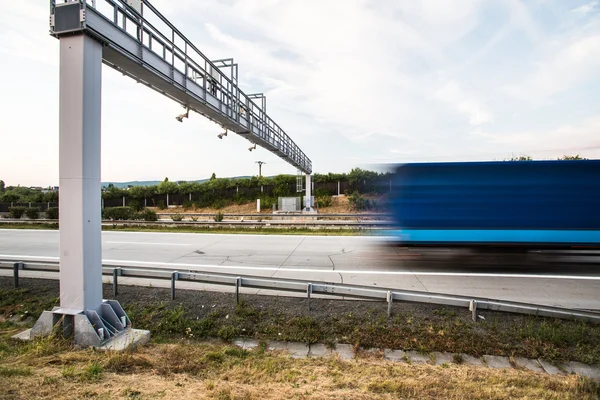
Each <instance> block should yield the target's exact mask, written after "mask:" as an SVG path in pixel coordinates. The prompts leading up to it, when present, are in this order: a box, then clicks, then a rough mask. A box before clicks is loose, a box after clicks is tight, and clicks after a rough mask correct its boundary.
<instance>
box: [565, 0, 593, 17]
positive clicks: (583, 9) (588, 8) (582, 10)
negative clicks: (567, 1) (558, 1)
mask: <svg viewBox="0 0 600 400" xmlns="http://www.w3.org/2000/svg"><path fill="white" fill-rule="evenodd" d="M599 5H600V1H599V0H594V1H591V2H589V3H587V4H584V5H582V6H579V7H577V8H574V9H572V10H571V11H572V12H574V13H576V14H589V13H590V12H592V11H594V9H596V8H598V6H599Z"/></svg>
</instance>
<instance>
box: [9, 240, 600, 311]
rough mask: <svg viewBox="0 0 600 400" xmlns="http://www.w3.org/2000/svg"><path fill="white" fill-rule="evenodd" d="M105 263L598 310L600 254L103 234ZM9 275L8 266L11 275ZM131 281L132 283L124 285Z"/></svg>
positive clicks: (50, 245) (16, 251)
mask: <svg viewBox="0 0 600 400" xmlns="http://www.w3.org/2000/svg"><path fill="white" fill-rule="evenodd" d="M58 243H59V232H58V231H40V230H11V229H7V230H1V229H0V259H2V258H6V257H9V256H10V257H22V258H24V259H29V258H35V257H39V258H40V259H47V258H54V259H57V258H58V256H59V248H58ZM102 249H103V250H102V258H103V260H104V262H111V263H122V264H123V265H124V266H125V265H135V266H146V267H152V266H158V267H169V268H173V269H180V270H199V271H207V272H224V273H230V274H240V275H254V276H269V277H278V278H297V279H305V280H313V279H314V280H315V281H327V282H343V283H350V284H359V285H368V286H380V287H388V288H396V289H406V290H418V291H426V292H433V293H448V294H459V295H464V296H476V297H487V298H493V299H502V300H511V301H520V302H528V303H535V304H543V305H552V306H560V307H569V308H580V309H593V310H600V253H595V252H591V251H587V252H549V251H548V252H534V253H528V254H503V253H502V254H500V253H496V254H494V253H474V252H471V251H468V250H452V249H407V248H401V247H398V246H392V245H391V239H390V238H386V237H359V236H300V235H298V236H283V235H282V236H277V235H242V234H233V235H227V234H193V233H192V234H190V233H150V232H148V233H144V232H103V234H102ZM5 272H7V273H8V272H9V271H5ZM123 283H125V282H123Z"/></svg>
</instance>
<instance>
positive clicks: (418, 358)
mask: <svg viewBox="0 0 600 400" xmlns="http://www.w3.org/2000/svg"><path fill="white" fill-rule="evenodd" d="M406 355H407V356H408V359H409V360H410V362H411V363H412V364H427V363H429V362H431V358H430V357H429V355H427V354H421V353H419V352H416V351H408V352H407V353H406Z"/></svg>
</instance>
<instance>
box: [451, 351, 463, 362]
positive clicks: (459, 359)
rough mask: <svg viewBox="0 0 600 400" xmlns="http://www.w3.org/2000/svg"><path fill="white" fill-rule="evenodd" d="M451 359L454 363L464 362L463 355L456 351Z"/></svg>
mask: <svg viewBox="0 0 600 400" xmlns="http://www.w3.org/2000/svg"><path fill="white" fill-rule="evenodd" d="M452 361H453V362H454V363H455V364H462V363H464V362H465V359H464V357H463V355H462V354H460V353H456V354H454V355H453V356H452Z"/></svg>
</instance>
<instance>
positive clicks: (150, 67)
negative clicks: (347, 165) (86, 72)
mask: <svg viewBox="0 0 600 400" xmlns="http://www.w3.org/2000/svg"><path fill="white" fill-rule="evenodd" d="M75 13H77V15H78V16H79V18H78V22H79V23H77V24H75V23H73V22H72V21H74V18H73V15H74V14H75ZM50 28H51V34H52V35H54V36H56V37H60V36H64V35H69V34H73V33H80V32H82V31H84V32H85V33H86V34H88V35H90V36H93V37H95V38H96V39H97V40H99V41H101V42H102V43H103V45H104V49H103V55H102V58H103V62H104V63H105V64H106V65H109V66H110V67H112V68H114V69H116V70H118V71H120V72H122V73H123V74H124V75H127V76H129V77H131V78H133V79H134V80H136V81H137V82H139V83H142V84H144V85H146V86H148V87H150V88H152V89H154V90H156V91H158V92H160V93H161V94H163V95H165V96H167V97H169V98H171V99H173V100H175V101H176V102H178V103H180V104H181V105H182V106H184V107H185V108H186V109H189V110H193V111H195V112H197V113H199V114H201V115H203V116H205V117H206V118H208V119H210V120H211V121H214V122H216V123H217V124H220V125H221V126H223V128H225V129H227V130H229V131H232V132H235V133H237V134H238V135H241V136H243V137H245V138H246V139H247V140H249V141H250V142H251V143H255V144H257V145H259V146H261V147H263V148H265V149H267V150H269V151H271V152H273V153H274V154H276V155H277V156H279V157H281V158H282V159H284V160H285V161H287V162H288V163H289V164H291V165H293V166H294V167H296V168H298V169H300V170H301V171H302V172H304V173H306V174H310V173H311V172H312V163H311V161H310V159H309V158H308V157H307V156H306V155H305V154H304V153H303V152H302V150H300V148H299V147H298V146H297V145H296V143H294V141H293V140H292V139H291V138H290V137H289V136H288V135H287V134H286V133H285V132H284V131H283V129H281V127H280V126H279V125H277V124H276V123H275V122H274V121H273V120H272V119H271V118H270V117H269V116H268V115H267V113H266V98H265V96H264V95H263V94H245V93H244V92H242V91H241V90H240V89H239V87H238V64H236V63H235V62H234V60H233V58H229V59H221V60H213V61H211V60H210V59H209V58H207V57H206V56H205V55H204V54H203V53H202V52H201V51H200V50H198V48H197V47H196V46H194V45H193V44H192V42H190V41H189V40H188V39H187V38H186V37H185V36H184V35H183V34H182V33H181V32H180V31H179V30H178V29H177V28H175V27H174V26H173V25H172V24H171V23H170V22H169V21H168V20H167V19H166V18H165V17H164V16H163V15H162V14H161V13H160V12H158V10H157V9H156V8H154V7H153V6H152V4H150V2H149V1H148V0H87V1H85V0H69V1H66V2H62V3H61V2H60V1H57V0H51V1H50ZM256 99H261V100H262V101H261V104H260V105H258V104H256V103H255V102H254V100H256Z"/></svg>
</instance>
